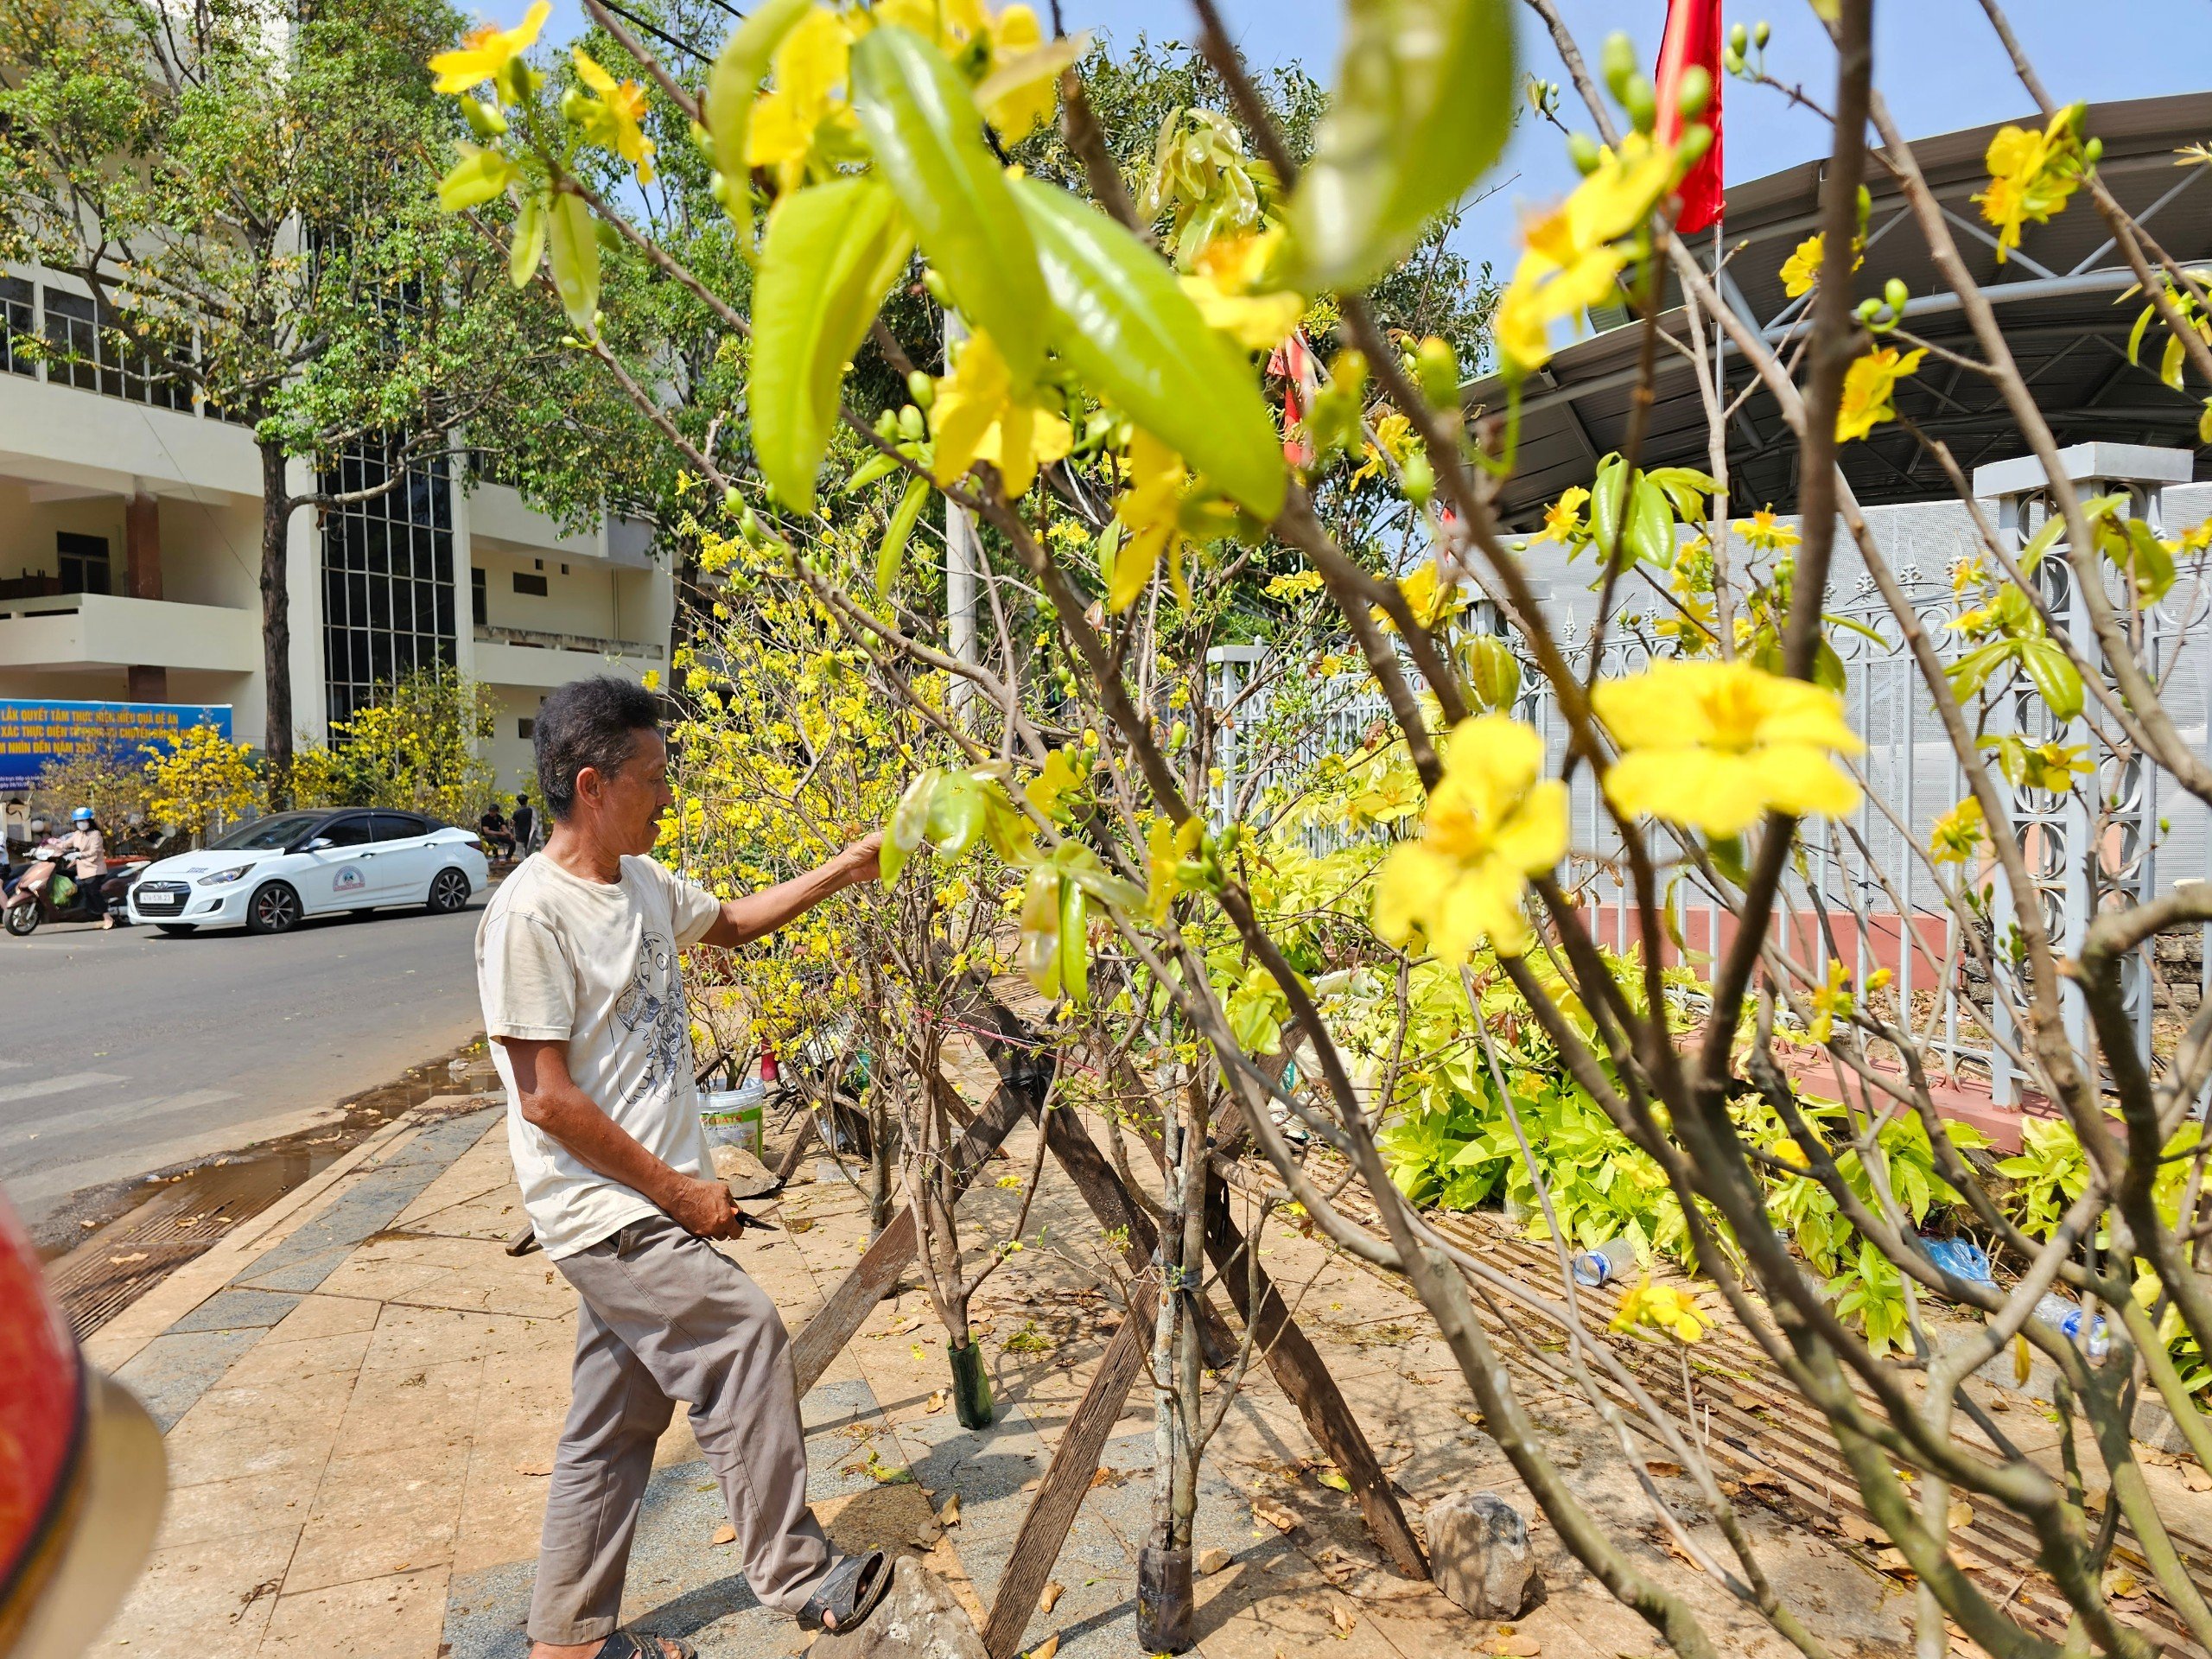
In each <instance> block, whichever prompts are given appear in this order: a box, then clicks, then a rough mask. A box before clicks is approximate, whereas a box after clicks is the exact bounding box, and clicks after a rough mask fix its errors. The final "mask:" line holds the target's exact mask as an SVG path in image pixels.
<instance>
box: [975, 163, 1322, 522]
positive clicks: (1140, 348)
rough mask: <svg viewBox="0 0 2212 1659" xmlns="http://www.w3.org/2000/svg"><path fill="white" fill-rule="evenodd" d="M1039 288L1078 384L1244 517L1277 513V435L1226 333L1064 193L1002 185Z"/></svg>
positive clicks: (1156, 263) (1142, 251) (1163, 268)
mask: <svg viewBox="0 0 2212 1659" xmlns="http://www.w3.org/2000/svg"><path fill="white" fill-rule="evenodd" d="M1014 199H1015V200H1017V201H1018V202H1019V203H1020V208H1021V213H1022V215H1023V217H1024V218H1025V219H1026V220H1027V224H1028V226H1029V233H1030V235H1031V237H1032V238H1033V240H1034V244H1035V246H1036V249H1037V253H1038V257H1039V263H1040V264H1041V265H1042V268H1043V270H1044V279H1045V286H1046V290H1047V292H1048V293H1049V295H1050V296H1051V303H1052V344H1053V346H1055V347H1056V348H1057V349H1058V352H1059V353H1060V355H1061V356H1063V357H1065V359H1067V360H1068V361H1069V362H1070V363H1071V365H1074V367H1075V369H1076V371H1077V372H1078V373H1079V374H1081V375H1082V377H1083V378H1084V381H1085V382H1086V383H1087V384H1088V385H1090V386H1092V387H1094V388H1095V389H1096V390H1097V391H1101V392H1103V393H1104V394H1105V395H1106V397H1109V399H1110V400H1111V401H1112V402H1113V403H1114V404H1115V405H1116V407H1118V408H1119V409H1121V410H1123V411H1124V412H1125V413H1127V414H1128V416H1129V418H1130V419H1131V420H1133V421H1135V423H1137V424H1138V425H1139V426H1141V427H1142V428H1144V429H1145V430H1146V431H1147V432H1149V433H1151V434H1152V435H1153V436H1154V437H1155V438H1158V439H1159V440H1160V442H1162V443H1164V444H1166V445H1167V446H1168V448H1172V449H1173V450H1174V451H1175V452H1176V453H1177V454H1179V455H1181V456H1182V457H1183V460H1184V461H1185V464H1187V465H1188V466H1189V467H1191V468H1192V471H1194V472H1198V473H1200V474H1204V475H1205V477H1206V478H1207V479H1208V480H1211V482H1212V483H1213V485H1214V486H1216V487H1217V488H1218V489H1220V490H1221V491H1223V492H1224V493H1226V494H1227V495H1229V496H1230V498H1231V499H1234V500H1236V501H1237V502H1238V503H1239V504H1241V505H1243V507H1244V508H1245V510H1246V511H1248V512H1250V513H1252V514H1253V515H1254V516H1255V518H1262V519H1268V518H1274V516H1275V514H1277V513H1278V512H1281V511H1282V500H1283V487H1284V486H1283V462H1282V441H1281V438H1280V437H1279V436H1278V435H1276V432H1275V426H1274V419H1273V418H1272V417H1271V416H1269V415H1268V406H1267V404H1266V401H1265V400H1264V399H1263V398H1262V397H1261V396H1260V389H1259V385H1258V384H1257V381H1256V380H1255V377H1254V376H1253V374H1252V372H1251V367H1250V365H1249V363H1248V362H1247V361H1246V360H1245V357H1244V353H1243V352H1242V351H1240V350H1239V349H1238V348H1237V346H1236V342H1235V341H1233V340H1230V339H1229V337H1228V336H1226V335H1224V334H1222V333H1221V332H1220V331H1219V330H1217V329H1215V328H1213V327H1209V326H1208V324H1207V322H1206V320H1205V317H1204V316H1203V315H1200V313H1199V311H1198V307H1197V305H1196V304H1194V303H1193V302H1192V299H1191V297H1190V296H1189V295H1187V294H1185V292H1184V291H1183V289H1182V287H1181V286H1180V284H1179V283H1177V282H1176V280H1175V273H1174V271H1173V269H1172V268H1171V267H1170V266H1169V265H1168V264H1167V263H1166V261H1165V260H1163V259H1162V258H1160V256H1159V255H1158V254H1156V253H1154V252H1153V251H1152V250H1151V249H1149V248H1147V247H1146V246H1145V245H1144V244H1143V243H1141V242H1140V241H1138V240H1137V238H1135V237H1134V236H1132V235H1130V234H1129V232H1127V231H1125V230H1123V229H1122V227H1121V226H1119V225H1116V223H1115V222H1114V221H1113V220H1112V219H1109V218H1107V217H1106V215H1105V214H1103V213H1099V212H1097V211H1096V210H1095V209H1094V208H1092V207H1089V206H1087V205H1086V204H1084V202H1081V201H1078V200H1077V199H1076V198H1075V197H1073V196H1071V195H1070V194H1068V193H1067V192H1066V191H1065V190H1062V189H1059V188H1057V187H1055V186H1053V185H1049V184H1045V183H1042V182H1040V181H1038V180H1035V179H1022V180H1020V181H1016V182H1015V184H1014Z"/></svg>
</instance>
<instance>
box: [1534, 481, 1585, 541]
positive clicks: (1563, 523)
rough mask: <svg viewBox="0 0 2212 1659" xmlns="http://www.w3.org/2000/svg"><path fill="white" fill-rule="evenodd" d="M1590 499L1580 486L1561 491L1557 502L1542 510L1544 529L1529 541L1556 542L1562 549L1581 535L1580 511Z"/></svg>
mask: <svg viewBox="0 0 2212 1659" xmlns="http://www.w3.org/2000/svg"><path fill="white" fill-rule="evenodd" d="M1589 499H1590V492H1589V491H1587V490H1586V489H1584V488H1583V487H1582V486H1580V484H1577V485H1575V486H1573V487H1572V488H1569V489H1567V490H1565V491H1562V492H1561V493H1560V498H1559V499H1558V500H1556V501H1554V502H1553V503H1552V504H1551V505H1549V506H1548V507H1546V508H1545V509H1544V527H1543V529H1542V530H1541V531H1538V532H1537V533H1536V534H1535V536H1533V537H1530V538H1529V539H1530V541H1531V543H1535V542H1557V543H1559V544H1560V546H1562V547H1564V546H1566V545H1567V543H1570V542H1572V541H1573V540H1574V538H1575V537H1577V536H1579V535H1580V534H1581V533H1582V509H1583V507H1584V505H1586V503H1587V502H1588V501H1589Z"/></svg>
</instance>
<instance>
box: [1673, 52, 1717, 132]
mask: <svg viewBox="0 0 2212 1659" xmlns="http://www.w3.org/2000/svg"><path fill="white" fill-rule="evenodd" d="M1712 102H1713V72H1712V71H1711V70H1709V69H1707V67H1705V66H1704V65H1703V64H1701V63H1693V64H1691V65H1689V66H1688V67H1687V68H1685V69H1684V70H1683V71H1682V79H1681V86H1680V87H1679V89H1678V90H1677V92H1676V93H1675V108H1676V109H1678V110H1680V111H1681V112H1682V119H1683V120H1685V121H1694V120H1696V119H1697V118H1698V117H1700V116H1701V115H1703V114H1704V113H1705V111H1706V106H1707V105H1709V104H1711V103H1712Z"/></svg>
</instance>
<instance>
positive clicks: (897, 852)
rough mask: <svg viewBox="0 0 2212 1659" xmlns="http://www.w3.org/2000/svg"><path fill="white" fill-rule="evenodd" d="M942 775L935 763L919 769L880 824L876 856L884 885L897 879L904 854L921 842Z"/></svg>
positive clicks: (905, 857) (890, 883)
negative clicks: (881, 841)
mask: <svg viewBox="0 0 2212 1659" xmlns="http://www.w3.org/2000/svg"><path fill="white" fill-rule="evenodd" d="M943 781H944V773H943V772H940V771H938V770H937V769H936V768H934V767H932V768H931V770H930V771H927V772H922V773H920V774H919V775H918V776H917V777H916V778H915V779H914V781H913V782H912V783H911V784H909V785H906V793H905V794H903V795H901V796H900V797H899V804H898V805H896V806H894V807H893V808H892V809H891V817H890V820H889V822H887V823H886V824H885V825H884V828H883V850H882V853H881V854H880V856H879V858H878V860H877V864H878V867H879V868H880V871H881V873H882V876H883V885H884V886H885V887H889V886H891V885H892V884H893V882H895V881H896V880H898V879H899V870H900V869H901V868H904V866H905V864H906V860H907V858H908V857H909V856H910V855H912V853H913V851H914V849H916V848H918V847H919V846H920V845H921V844H922V840H923V837H924V836H925V835H926V834H927V833H928V830H929V822H930V804H931V802H932V801H933V800H934V799H935V798H937V791H938V785H939V784H940V783H942V782H943Z"/></svg>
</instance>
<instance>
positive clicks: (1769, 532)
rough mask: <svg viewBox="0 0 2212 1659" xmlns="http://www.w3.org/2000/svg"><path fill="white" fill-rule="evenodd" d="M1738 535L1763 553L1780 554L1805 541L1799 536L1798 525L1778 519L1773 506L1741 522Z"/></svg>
mask: <svg viewBox="0 0 2212 1659" xmlns="http://www.w3.org/2000/svg"><path fill="white" fill-rule="evenodd" d="M1736 533H1737V534H1738V536H1741V537H1743V538H1744V540H1745V542H1746V543H1749V544H1750V545H1751V546H1752V547H1755V548H1757V549H1758V550H1759V551H1760V552H1762V553H1780V552H1783V551H1784V550H1787V549H1789V548H1793V547H1795V546H1796V545H1797V543H1799V542H1801V541H1802V540H1803V539H1804V538H1803V537H1801V536H1800V535H1798V533H1797V529H1796V525H1794V524H1783V522H1782V520H1781V519H1779V518H1776V517H1775V513H1774V509H1773V508H1772V507H1771V506H1764V507H1761V508H1760V509H1759V510H1758V512H1755V513H1753V514H1752V515H1751V517H1750V518H1745V519H1743V520H1741V521H1739V522H1738V524H1737V525H1736Z"/></svg>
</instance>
